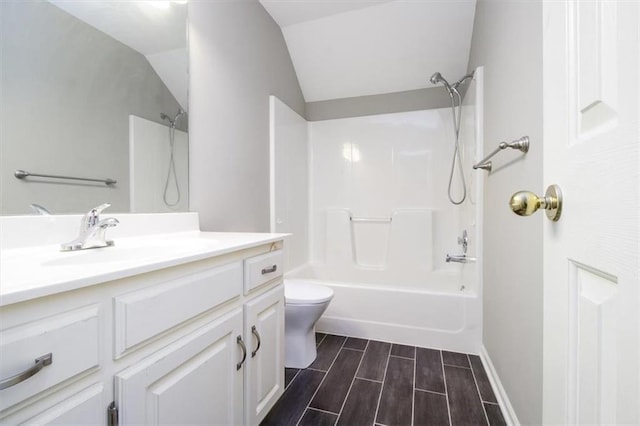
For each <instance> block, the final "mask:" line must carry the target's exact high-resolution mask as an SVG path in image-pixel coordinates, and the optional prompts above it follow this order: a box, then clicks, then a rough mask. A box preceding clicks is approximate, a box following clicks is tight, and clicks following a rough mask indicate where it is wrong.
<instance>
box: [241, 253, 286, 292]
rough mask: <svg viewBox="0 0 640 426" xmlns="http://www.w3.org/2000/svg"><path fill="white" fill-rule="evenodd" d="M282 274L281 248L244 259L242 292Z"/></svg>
mask: <svg viewBox="0 0 640 426" xmlns="http://www.w3.org/2000/svg"><path fill="white" fill-rule="evenodd" d="M281 275H282V250H277V251H272V252H270V253H266V254H263V255H260V256H255V257H251V258H249V259H246V260H245V261H244V293H245V294H247V293H249V292H250V291H251V290H253V289H254V288H256V287H259V286H261V285H262V284H264V283H266V282H268V281H271V280H272V279H274V278H276V277H279V276H281Z"/></svg>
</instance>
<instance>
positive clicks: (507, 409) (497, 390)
mask: <svg viewBox="0 0 640 426" xmlns="http://www.w3.org/2000/svg"><path fill="white" fill-rule="evenodd" d="M480 359H481V360H482V364H483V365H484V370H485V371H486V372H487V376H488V377H489V381H490V382H491V387H492V388H493V393H494V394H495V395H496V398H497V399H498V404H500V410H501V411H502V416H503V417H504V421H505V422H507V424H508V425H509V426H515V425H519V424H520V422H519V421H518V417H517V416H516V412H515V411H514V410H513V406H512V405H511V401H509V397H508V396H507V392H505V390H504V387H503V386H502V382H501V381H500V377H498V373H497V372H496V369H495V367H494V366H493V363H492V362H491V358H489V353H488V352H487V349H486V348H485V347H484V345H482V346H481V347H480Z"/></svg>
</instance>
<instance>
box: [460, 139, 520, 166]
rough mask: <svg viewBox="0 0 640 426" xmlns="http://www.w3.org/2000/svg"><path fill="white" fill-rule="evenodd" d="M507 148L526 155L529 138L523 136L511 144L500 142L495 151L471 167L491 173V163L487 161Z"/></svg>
mask: <svg viewBox="0 0 640 426" xmlns="http://www.w3.org/2000/svg"><path fill="white" fill-rule="evenodd" d="M507 148H512V149H517V150H519V151H522V152H523V153H525V154H526V153H527V152H529V137H528V136H523V137H521V138H520V139H516V140H514V141H512V142H509V143H507V142H500V144H499V145H498V147H497V148H496V149H494V150H493V151H492V152H491V154H489V155H487V156H486V157H484V158H483V159H482V161H480V162H478V163H477V164H474V165H473V169H474V170H477V169H482V170H486V171H488V172H490V171H491V167H492V164H491V161H489V160H490V159H491V158H492V157H493V156H494V155H496V154H497V153H498V152H500V151H502V150H503V149H507Z"/></svg>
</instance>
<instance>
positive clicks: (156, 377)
mask: <svg viewBox="0 0 640 426" xmlns="http://www.w3.org/2000/svg"><path fill="white" fill-rule="evenodd" d="M241 332H242V312H241V310H240V308H238V309H236V310H234V311H232V312H230V313H229V314H227V315H225V316H223V317H221V318H219V319H217V320H215V321H212V322H211V323H209V324H207V325H205V326H203V327H201V328H199V329H198V330H196V331H194V332H192V333H190V334H188V335H187V336H185V337H183V338H181V339H180V340H178V341H176V342H174V343H172V344H171V345H169V346H167V347H165V348H164V349H162V350H160V351H158V352H156V353H155V354H153V355H151V356H149V357H148V358H145V359H144V360H142V361H140V362H139V363H137V364H135V365H133V366H131V367H129V368H127V369H126V370H124V371H123V372H121V373H120V374H117V375H116V380H115V385H116V401H117V404H118V407H119V409H120V424H124V425H129V424H145V425H159V424H207V425H213V424H220V425H238V424H242V414H243V413H242V400H243V396H242V392H243V390H242V384H243V383H242V380H243V379H242V377H243V370H244V368H240V369H238V368H237V364H238V362H239V361H240V360H241V359H242V349H241V348H240V347H239V345H238V341H237V339H238V336H239V335H240V334H241Z"/></svg>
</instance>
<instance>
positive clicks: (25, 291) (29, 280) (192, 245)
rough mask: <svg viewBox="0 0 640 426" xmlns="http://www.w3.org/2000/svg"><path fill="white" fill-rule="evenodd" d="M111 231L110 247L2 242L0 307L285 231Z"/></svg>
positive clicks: (224, 250) (270, 238)
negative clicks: (66, 248)
mask: <svg viewBox="0 0 640 426" xmlns="http://www.w3.org/2000/svg"><path fill="white" fill-rule="evenodd" d="M196 220H197V217H196ZM4 225H6V223H5V224H4ZM5 229H7V228H6V227H4V229H3V231H4V230H5ZM115 234H116V233H115V232H114V235H113V239H114V241H115V247H106V248H98V249H89V250H79V251H72V252H61V251H60V245H59V244H42V245H37V246H23V247H6V246H5V247H3V249H2V250H0V306H5V305H9V304H13V303H17V302H22V301H26V300H29V299H34V298H37V297H42V296H47V295H52V294H56V293H60V292H64V291H69V290H75V289H78V288H83V287H87V286H91V285H95V284H99V283H103V282H107V281H112V280H116V279H120V278H125V277H130V276H133V275H138V274H142V273H145V272H151V271H155V270H159V269H163V268H168V267H172V266H177V265H181V264H184V263H188V262H193V261H198V260H203V259H207V258H210V257H215V256H220V255H223V254H227V253H230V252H233V251H237V250H242V249H246V248H250V247H255V246H259V245H262V244H268V243H271V242H275V241H279V240H282V239H284V238H285V237H286V236H287V235H289V234H270V233H236V232H200V231H197V230H196V231H194V230H191V231H183V230H182V231H181V232H170V233H165V234H157V233H154V234H147V235H136V236H120V237H118V236H117V235H115Z"/></svg>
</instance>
